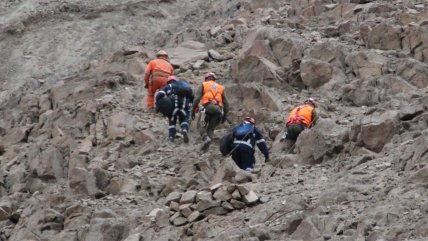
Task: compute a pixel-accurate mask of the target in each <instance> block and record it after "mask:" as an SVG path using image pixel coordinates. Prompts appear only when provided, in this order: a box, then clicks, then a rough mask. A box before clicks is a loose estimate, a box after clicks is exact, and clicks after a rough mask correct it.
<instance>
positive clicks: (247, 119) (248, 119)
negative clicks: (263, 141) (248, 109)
mask: <svg viewBox="0 0 428 241" xmlns="http://www.w3.org/2000/svg"><path fill="white" fill-rule="evenodd" d="M244 121H247V122H250V123H251V124H253V125H256V120H254V118H252V117H245V119H244Z"/></svg>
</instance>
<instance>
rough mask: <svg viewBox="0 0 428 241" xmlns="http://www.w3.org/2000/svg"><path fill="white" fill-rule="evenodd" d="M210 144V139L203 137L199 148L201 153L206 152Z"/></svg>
mask: <svg viewBox="0 0 428 241" xmlns="http://www.w3.org/2000/svg"><path fill="white" fill-rule="evenodd" d="M210 144H211V138H210V137H209V136H206V137H204V142H203V143H202V146H201V151H207V150H208V148H209V147H210Z"/></svg>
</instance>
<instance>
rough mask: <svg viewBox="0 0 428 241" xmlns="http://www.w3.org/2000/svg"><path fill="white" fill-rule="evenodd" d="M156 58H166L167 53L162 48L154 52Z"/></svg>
mask: <svg viewBox="0 0 428 241" xmlns="http://www.w3.org/2000/svg"><path fill="white" fill-rule="evenodd" d="M156 58H160V59H167V58H168V53H167V52H165V51H164V50H163V49H161V50H159V51H158V52H157V53H156Z"/></svg>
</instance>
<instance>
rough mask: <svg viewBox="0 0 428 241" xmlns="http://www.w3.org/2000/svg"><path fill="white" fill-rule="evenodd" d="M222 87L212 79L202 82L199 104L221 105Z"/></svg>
mask: <svg viewBox="0 0 428 241" xmlns="http://www.w3.org/2000/svg"><path fill="white" fill-rule="evenodd" d="M223 94H224V87H223V86H222V85H220V84H217V83H216V82H215V81H214V80H209V81H205V82H203V92H202V100H201V104H202V105H206V104H208V103H213V104H215V105H218V106H223V98H222V96H223Z"/></svg>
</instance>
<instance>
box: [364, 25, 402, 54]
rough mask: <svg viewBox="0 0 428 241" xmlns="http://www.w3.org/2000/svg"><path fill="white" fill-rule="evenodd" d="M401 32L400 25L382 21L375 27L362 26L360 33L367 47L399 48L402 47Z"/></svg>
mask: <svg viewBox="0 0 428 241" xmlns="http://www.w3.org/2000/svg"><path fill="white" fill-rule="evenodd" d="M401 32H402V29H401V28H400V27H398V26H395V25H392V24H388V23H385V22H382V23H380V24H377V25H375V26H373V27H371V26H368V25H364V26H362V27H361V32H360V34H361V38H362V39H363V41H364V43H365V44H366V47H367V48H372V49H382V50H399V49H401V36H400V35H401Z"/></svg>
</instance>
